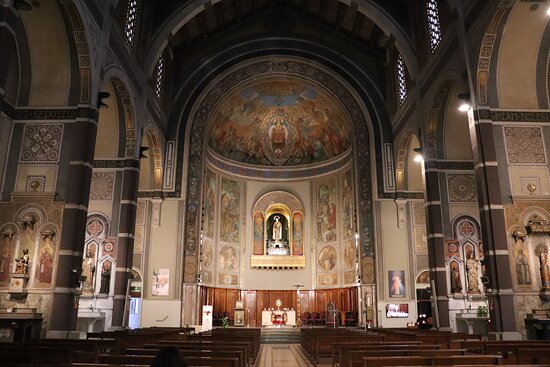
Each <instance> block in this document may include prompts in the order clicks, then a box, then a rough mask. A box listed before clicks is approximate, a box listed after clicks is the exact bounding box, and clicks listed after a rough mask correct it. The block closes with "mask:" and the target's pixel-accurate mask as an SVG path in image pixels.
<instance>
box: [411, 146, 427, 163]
mask: <svg viewBox="0 0 550 367" xmlns="http://www.w3.org/2000/svg"><path fill="white" fill-rule="evenodd" d="M413 150H414V152H415V153H416V155H415V156H414V158H413V160H414V161H415V162H418V163H420V162H422V161H423V160H424V157H423V156H422V148H414V149H413Z"/></svg>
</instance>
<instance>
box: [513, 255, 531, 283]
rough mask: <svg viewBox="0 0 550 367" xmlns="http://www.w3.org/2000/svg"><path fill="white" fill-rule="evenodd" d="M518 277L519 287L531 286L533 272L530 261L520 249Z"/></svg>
mask: <svg viewBox="0 0 550 367" xmlns="http://www.w3.org/2000/svg"><path fill="white" fill-rule="evenodd" d="M516 276H517V280H518V284H519V285H527V284H531V271H530V270H529V261H528V260H527V256H525V254H524V253H523V249H520V250H519V252H518V256H517V257H516Z"/></svg>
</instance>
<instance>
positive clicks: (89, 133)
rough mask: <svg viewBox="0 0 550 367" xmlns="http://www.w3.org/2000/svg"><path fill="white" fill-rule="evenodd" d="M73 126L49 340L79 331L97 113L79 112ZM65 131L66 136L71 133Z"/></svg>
mask: <svg viewBox="0 0 550 367" xmlns="http://www.w3.org/2000/svg"><path fill="white" fill-rule="evenodd" d="M78 115H79V116H86V115H87V116H88V117H79V118H77V119H76V121H75V122H74V124H72V125H71V129H70V133H71V138H70V141H71V151H70V152H69V153H67V154H69V156H70V157H69V164H68V166H67V167H62V169H66V170H67V177H70V180H69V182H68V184H67V185H66V187H65V195H64V196H65V198H66V199H65V208H64V210H63V220H62V234H61V240H60V248H59V262H58V265H57V275H56V279H55V288H54V291H53V293H54V294H53V310H55V312H53V313H52V321H51V330H52V331H51V333H50V336H54V337H65V336H67V335H68V332H69V331H72V330H76V326H77V325H76V319H77V313H78V297H77V293H78V291H79V289H78V287H79V283H78V276H79V274H80V271H81V267H82V255H83V254H82V253H83V250H84V240H85V234H86V218H87V216H88V200H89V196H90V183H91V180H92V166H93V155H94V149H95V140H96V132H97V111H96V110H91V109H89V110H83V111H79V113H78ZM67 130H69V129H66V132H68V131H67Z"/></svg>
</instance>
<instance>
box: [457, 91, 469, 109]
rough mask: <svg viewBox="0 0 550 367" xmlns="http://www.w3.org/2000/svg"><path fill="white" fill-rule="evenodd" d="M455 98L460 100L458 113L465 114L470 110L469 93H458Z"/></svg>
mask: <svg viewBox="0 0 550 367" xmlns="http://www.w3.org/2000/svg"><path fill="white" fill-rule="evenodd" d="M457 97H458V99H460V106H458V110H459V111H460V112H467V111H468V110H469V109H470V108H472V105H471V104H470V93H460V94H459V95H458V96H457Z"/></svg>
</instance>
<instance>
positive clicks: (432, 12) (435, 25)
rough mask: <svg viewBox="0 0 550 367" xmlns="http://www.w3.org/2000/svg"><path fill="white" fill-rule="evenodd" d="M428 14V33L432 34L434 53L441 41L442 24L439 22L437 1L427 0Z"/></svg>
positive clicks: (431, 42)
mask: <svg viewBox="0 0 550 367" xmlns="http://www.w3.org/2000/svg"><path fill="white" fill-rule="evenodd" d="M426 13H427V16H428V31H429V32H430V49H431V50H432V52H434V51H435V49H436V48H437V46H438V45H439V42H440V41H441V23H440V22H439V10H438V8H437V0H427V2H426Z"/></svg>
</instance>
